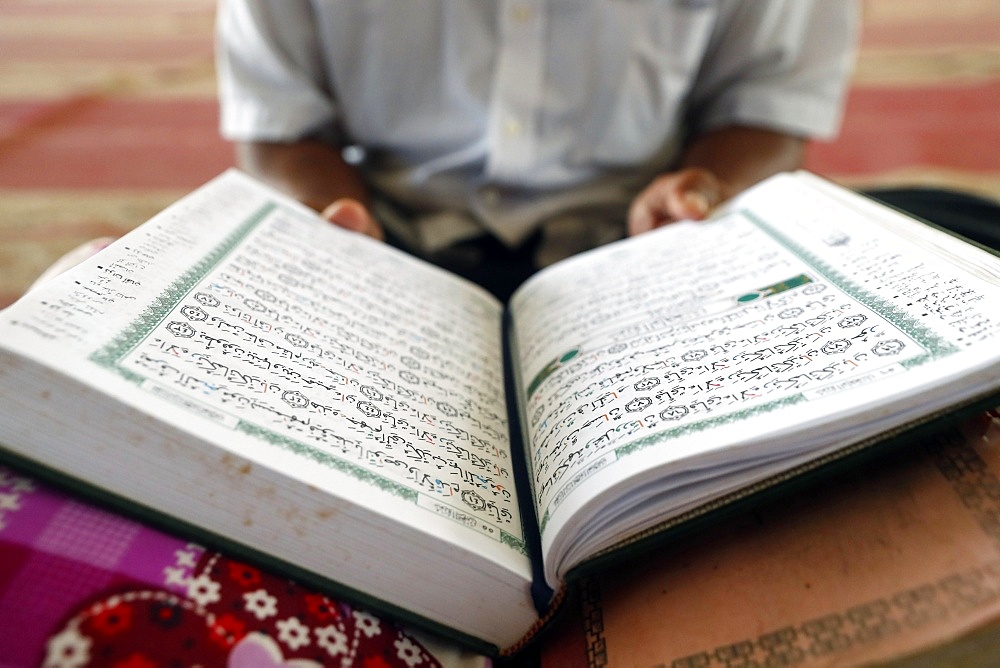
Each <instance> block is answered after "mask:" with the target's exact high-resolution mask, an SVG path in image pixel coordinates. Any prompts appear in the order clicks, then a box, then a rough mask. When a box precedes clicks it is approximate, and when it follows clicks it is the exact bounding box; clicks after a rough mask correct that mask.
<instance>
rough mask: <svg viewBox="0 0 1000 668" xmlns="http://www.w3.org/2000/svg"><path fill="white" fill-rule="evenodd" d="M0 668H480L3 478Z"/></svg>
mask: <svg viewBox="0 0 1000 668" xmlns="http://www.w3.org/2000/svg"><path fill="white" fill-rule="evenodd" d="M0 628H2V629H3V632H2V633H0V635H2V636H3V638H4V639H3V641H2V642H0V665H3V666H37V665H43V666H66V667H82V666H115V667H119V668H147V667H148V668H152V667H154V666H194V665H201V666H234V667H235V666H254V667H263V666H288V667H289V668H291V667H293V666H294V667H296V668H305V667H307V666H352V667H353V666H358V667H362V668H387V667H390V666H392V667H395V666H399V667H404V668H418V667H420V668H423V667H432V666H452V665H453V666H463V667H470V668H471V667H485V666H488V665H489V661H488V660H487V659H485V658H484V657H480V656H474V655H469V654H466V653H463V652H461V651H459V650H457V649H456V648H453V647H450V646H448V645H447V644H444V643H441V642H440V641H438V640H436V639H431V638H429V637H424V636H420V635H417V634H416V633H414V632H411V631H408V630H406V629H403V628H400V627H398V626H396V625H394V624H392V623H390V622H388V621H386V620H383V619H380V618H379V617H377V616H375V615H373V614H371V613H368V612H365V611H362V610H356V609H354V608H352V607H351V606H349V605H347V604H345V603H343V602H340V601H336V600H333V599H330V598H328V597H326V596H323V595H321V594H319V593H316V592H314V591H311V590H309V589H306V588H304V587H301V586H299V585H297V584H296V583H294V582H292V581H290V580H287V579H284V578H281V577H278V576H276V575H273V574H271V573H268V572H265V571H262V570H260V569H257V568H254V567H253V566H250V565H247V564H244V563H241V562H238V561H234V560H233V559H230V558H229V557H227V556H226V555H224V554H219V553H216V552H211V551H208V550H205V549H204V548H202V547H200V546H198V545H194V544H191V543H187V542H184V541H183V540H180V539H177V538H174V537H172V536H169V535H166V534H163V533H161V532H159V531H155V530H152V529H150V528H148V527H145V526H143V525H142V524H139V523H137V522H133V521H131V520H128V519H125V518H123V517H120V516H118V515H115V514H113V513H109V512H107V511H104V510H101V509H99V508H96V507H94V506H91V505H88V504H85V503H82V502H80V501H78V500H76V499H74V498H71V497H69V496H66V495H63V494H62V493H60V492H57V491H55V490H52V489H49V488H47V487H45V486H43V485H42V484H40V483H38V482H37V481H35V480H34V479H32V478H30V477H27V476H24V475H21V474H19V473H17V472H15V471H12V470H10V469H7V468H3V467H0Z"/></svg>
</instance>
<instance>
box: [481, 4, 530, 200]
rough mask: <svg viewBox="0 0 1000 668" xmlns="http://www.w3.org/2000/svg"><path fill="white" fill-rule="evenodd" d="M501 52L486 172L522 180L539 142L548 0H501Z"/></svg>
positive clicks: (495, 177)
mask: <svg viewBox="0 0 1000 668" xmlns="http://www.w3.org/2000/svg"><path fill="white" fill-rule="evenodd" d="M497 4H498V8H499V9H498V11H499V12H500V15H499V25H500V29H501V39H500V41H499V43H500V50H499V53H498V54H497V63H496V72H495V77H494V81H493V91H492V98H491V102H490V118H489V129H488V137H489V142H490V151H489V161H488V163H487V166H486V176H487V178H488V179H489V180H490V181H493V182H500V183H502V182H510V181H513V182H517V181H520V180H523V179H524V177H525V174H526V172H528V171H530V169H531V166H532V161H533V159H534V154H535V150H536V146H537V130H538V128H537V123H538V113H539V109H540V108H541V101H542V100H541V95H542V73H543V67H544V62H543V61H544V59H543V50H542V49H543V46H544V29H545V26H544V21H545V12H544V2H542V0H501V1H500V2H498V3H497Z"/></svg>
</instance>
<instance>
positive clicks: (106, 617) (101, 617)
mask: <svg viewBox="0 0 1000 668" xmlns="http://www.w3.org/2000/svg"><path fill="white" fill-rule="evenodd" d="M91 624H92V625H93V627H94V631H96V632H98V633H100V634H101V635H105V636H112V635H115V634H116V633H121V632H122V631H124V630H126V629H128V628H130V627H131V626H132V606H131V605H129V604H127V603H121V602H119V603H115V604H114V605H111V606H108V607H106V608H104V609H103V610H101V611H100V612H99V613H97V614H96V615H94V616H93V617H92V618H91Z"/></svg>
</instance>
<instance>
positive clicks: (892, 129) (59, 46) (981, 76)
mask: <svg viewBox="0 0 1000 668" xmlns="http://www.w3.org/2000/svg"><path fill="white" fill-rule="evenodd" d="M863 3H864V4H863V10H864V30H863V36H862V43H861V50H860V54H859V60H858V66H857V72H856V75H855V80H854V85H853V88H852V91H851V95H850V98H849V101H848V106H847V111H846V115H845V119H844V128H843V132H842V134H841V136H840V137H839V138H838V139H837V140H836V141H834V142H831V143H821V144H816V145H814V146H813V147H812V148H811V150H810V153H809V158H808V167H809V168H810V169H813V170H814V171H816V172H819V173H820V174H823V175H825V176H827V177H829V178H832V179H834V180H836V181H839V182H841V183H844V184H846V185H850V186H854V187H865V186H873V185H898V184H914V183H916V184H935V185H944V186H949V187H955V188H961V189H967V190H972V191H974V192H978V193H981V194H986V195H991V196H995V197H997V198H1000V114H998V113H997V109H1000V0H949V1H948V2H940V0H863ZM214 5H215V3H214V0H4V1H3V2H2V3H0V56H2V57H0V308H2V307H3V306H6V305H7V304H10V303H11V302H13V301H14V300H15V299H16V298H17V296H18V295H19V294H21V292H23V290H24V289H25V287H26V286H27V285H29V284H30V283H31V281H32V280H33V279H34V278H35V277H36V276H37V275H38V274H39V273H41V272H42V270H43V269H44V268H45V267H46V266H47V265H48V264H50V263H51V262H52V261H53V260H55V259H56V258H57V257H59V256H60V255H61V254H63V253H64V252H66V251H67V250H69V249H71V248H73V247H75V246H76V245H78V244H80V243H82V242H84V241H86V240H88V239H91V238H93V237H97V236H104V235H117V234H121V233H123V232H125V231H127V230H129V229H131V228H132V227H134V226H136V225H138V224H139V223H141V222H142V221H143V220H145V219H146V218H148V217H149V216H151V215H152V214H153V213H155V212H156V211H158V210H160V209H161V208H163V207H164V206H165V205H167V204H168V203H170V202H171V201H173V200H174V199H176V198H177V197H179V196H180V195H181V194H183V193H184V192H186V191H188V190H190V189H192V188H193V187H195V186H197V185H199V184H200V183H202V182H204V181H206V180H208V179H209V178H211V177H212V176H214V175H215V174H217V173H218V172H220V171H222V170H223V169H225V168H226V167H227V166H229V165H231V164H232V150H231V147H229V146H228V145H227V144H226V143H225V142H223V141H222V140H221V139H220V138H219V137H218V134H217V132H216V122H217V120H216V113H217V109H216V103H215V97H214V96H215V88H214V87H215V82H214V74H213V64H212V28H213V14H214Z"/></svg>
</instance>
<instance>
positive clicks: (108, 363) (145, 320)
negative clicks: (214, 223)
mask: <svg viewBox="0 0 1000 668" xmlns="http://www.w3.org/2000/svg"><path fill="white" fill-rule="evenodd" d="M278 208H279V205H278V204H277V203H275V202H268V203H266V204H264V205H262V206H261V207H260V208H259V209H258V210H257V211H255V212H254V213H253V214H252V215H251V216H249V217H248V218H247V219H246V220H245V221H244V222H243V223H242V224H240V225H239V227H237V228H236V229H235V230H233V232H232V233H231V234H229V235H228V236H227V237H226V238H225V239H223V240H222V241H221V242H220V243H219V244H218V246H216V247H215V248H213V249H212V250H211V251H210V252H209V253H208V254H206V255H205V256H204V257H203V258H201V260H199V261H198V262H196V263H195V264H194V265H192V266H191V267H190V268H189V269H188V270H187V271H185V272H184V273H183V274H181V275H180V277H178V278H177V280H175V281H174V282H172V283H171V284H170V285H169V286H167V288H166V289H165V290H164V291H163V292H162V293H161V294H160V295H159V296H157V297H156V298H155V299H153V300H152V301H151V302H150V303H149V305H148V306H147V307H146V308H145V309H143V310H142V312H141V313H140V314H139V315H138V316H137V317H136V319H135V320H133V321H132V323H130V324H129V325H128V326H127V327H125V329H123V330H122V331H121V332H119V333H118V335H117V336H115V337H114V338H113V339H112V340H111V341H110V342H108V343H107V344H106V345H105V346H104V347H103V348H100V349H99V350H97V351H95V352H94V353H92V354H91V355H90V356H89V359H90V361H91V362H94V363H95V364H97V365H99V366H101V367H104V368H106V369H108V370H110V371H112V372H114V373H117V374H118V375H119V376H121V377H123V378H125V379H126V380H127V381H129V382H131V383H134V384H135V385H141V384H143V383H144V382H146V381H147V380H150V379H149V378H147V377H146V376H143V375H141V374H138V373H136V372H134V371H132V370H131V369H127V368H124V367H122V366H120V365H119V363H120V362H121V360H123V359H124V358H125V357H126V356H127V355H128V354H129V353H131V352H132V351H133V350H135V348H136V347H137V346H138V345H139V344H140V343H141V342H142V341H143V340H144V339H145V338H146V337H147V336H149V335H150V333H152V332H153V331H154V330H155V329H156V328H157V327H158V326H159V325H160V324H161V323H162V322H163V320H164V319H166V317H167V316H168V315H169V314H170V312H171V311H173V310H174V309H175V308H176V306H177V304H178V303H179V302H180V301H181V300H182V299H183V298H184V297H186V296H187V295H188V294H189V293H190V292H191V290H193V289H194V288H195V286H197V285H198V284H199V283H200V282H201V281H202V280H204V278H205V276H206V275H208V273H209V272H211V271H212V270H213V269H215V268H216V267H217V266H218V265H219V264H220V263H221V262H222V261H223V260H224V259H225V258H226V257H227V256H228V255H229V254H230V253H232V252H233V251H234V250H235V249H236V248H237V247H238V246H239V245H240V244H241V243H242V242H243V241H245V240H246V238H247V237H248V236H249V235H250V234H251V233H252V232H253V231H254V230H255V229H257V227H259V226H260V225H261V224H262V223H263V222H264V220H266V219H267V217H268V216H269V215H271V214H272V213H273V212H274V211H275V210H277V209H278ZM235 429H236V430H237V431H240V432H242V433H244V434H247V435H249V436H251V437H253V438H255V439H257V440H259V441H262V442H265V443H268V444H270V445H272V446H276V447H278V448H281V449H283V450H286V451H289V452H292V453H294V454H296V455H298V456H300V457H305V458H308V459H310V460H312V461H314V462H316V463H318V464H321V465H323V466H326V467H328V468H332V469H335V470H337V471H340V472H341V473H345V474H347V475H349V476H351V477H352V478H354V479H356V480H358V481H359V482H362V483H365V484H368V485H371V486H373V487H375V488H377V489H380V490H382V491H384V492H388V493H390V494H393V495H395V496H397V497H399V498H401V499H403V500H404V501H408V502H410V503H413V504H415V505H419V499H420V497H421V496H426V495H422V494H421V493H420V492H417V491H415V490H413V489H411V488H409V487H407V486H405V485H402V484H400V483H398V482H396V481H394V480H392V479H390V478H388V477H385V476H382V475H379V474H377V473H373V472H372V471H370V470H368V469H366V468H364V467H362V466H359V465H357V464H354V463H351V462H348V461H344V460H342V459H340V458H338V457H336V456H334V455H332V454H330V453H328V452H324V451H323V450H321V449H319V448H316V447H314V446H312V445H309V444H308V443H304V442H302V441H299V440H296V439H293V438H289V437H287V436H283V435H281V434H277V433H275V432H273V431H271V430H269V429H266V428H264V427H261V426H259V425H256V424H254V423H252V422H249V421H246V420H239V421H238V422H237V423H236V425H235ZM426 498H429V499H431V498H432V497H426ZM433 501H434V502H435V503H443V502H441V501H440V500H438V499H433ZM444 505H448V504H444ZM449 507H452V506H449ZM424 509H425V510H427V509H426V508H424ZM455 510H456V511H459V513H460V514H461V513H464V511H461V510H460V509H458V508H455ZM429 512H432V513H433V514H435V515H436V516H438V517H443V518H445V519H450V520H451V521H453V522H456V523H458V524H461V525H463V526H467V524H466V523H465V522H462V521H461V519H456V518H455V517H449V516H448V515H446V514H442V513H434V511H429ZM477 522H478V523H479V524H489V523H488V522H486V521H485V520H481V519H478V518H477ZM489 526H491V527H492V528H493V529H495V530H496V532H495V534H494V535H493V538H494V539H495V540H497V541H498V542H500V543H501V544H503V545H506V546H508V547H510V548H511V549H513V550H514V551H516V552H518V553H520V554H522V555H525V556H527V555H528V547H527V544H526V543H525V540H524V539H523V538H519V537H517V536H515V535H513V534H511V533H509V532H507V531H505V530H504V529H503V528H502V527H499V526H496V525H492V524H489ZM477 533H480V534H482V535H487V536H489V535H490V534H488V533H484V532H482V531H478V530H477Z"/></svg>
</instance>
